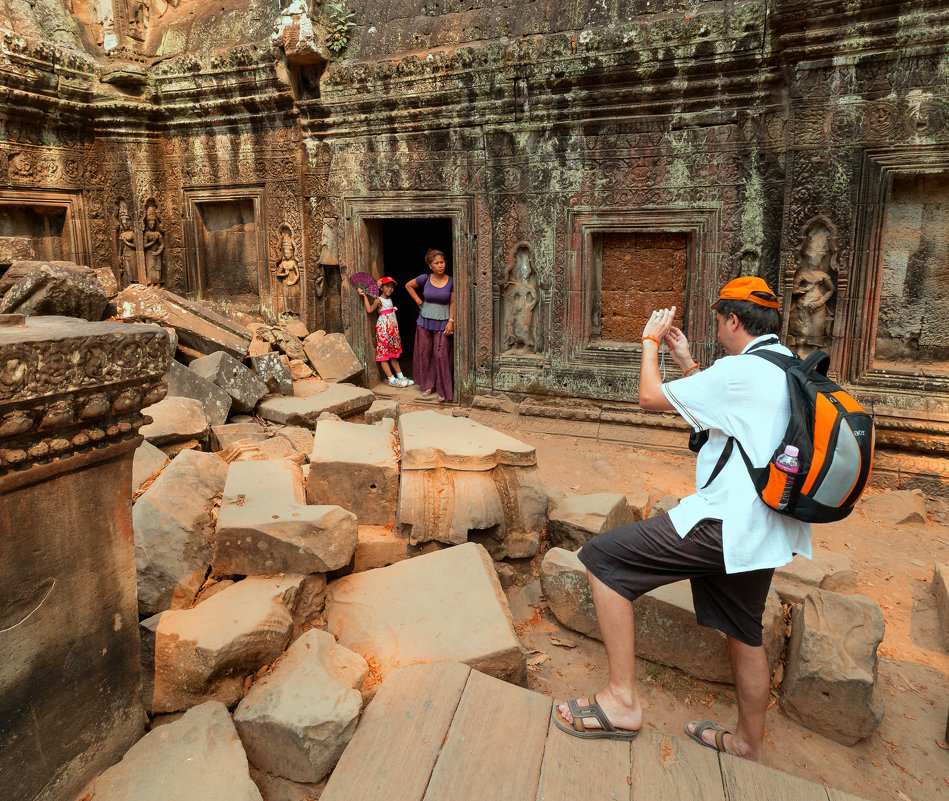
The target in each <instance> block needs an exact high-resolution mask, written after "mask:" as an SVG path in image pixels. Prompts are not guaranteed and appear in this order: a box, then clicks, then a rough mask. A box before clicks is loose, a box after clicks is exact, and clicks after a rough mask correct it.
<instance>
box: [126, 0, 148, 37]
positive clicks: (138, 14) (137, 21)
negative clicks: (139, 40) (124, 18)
mask: <svg viewBox="0 0 949 801" xmlns="http://www.w3.org/2000/svg"><path fill="white" fill-rule="evenodd" d="M150 15H151V9H150V8H149V5H148V0H129V25H130V26H131V27H132V28H135V29H136V30H138V31H140V32H141V33H144V32H145V29H146V28H147V27H148V18H149V16H150Z"/></svg>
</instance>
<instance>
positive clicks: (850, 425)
mask: <svg viewBox="0 0 949 801" xmlns="http://www.w3.org/2000/svg"><path fill="white" fill-rule="evenodd" d="M777 341H778V340H777V338H775V339H770V340H765V341H764V342H760V343H758V344H757V345H755V346H754V347H753V348H751V349H749V350H747V351H745V352H746V353H749V354H754V355H755V356H759V357H761V358H762V359H765V360H766V361H769V362H771V363H772V364H775V365H777V366H778V367H780V368H781V369H782V370H784V371H785V373H786V374H787V379H788V393H789V394H790V398H791V419H790V421H789V422H788V427H787V430H786V431H785V432H784V438H783V439H782V440H781V444H780V445H778V447H777V449H776V450H775V452H774V454H773V455H772V457H771V460H770V461H769V463H768V464H767V465H765V466H764V467H755V466H754V465H752V463H751V460H750V459H749V458H748V455H747V454H746V453H745V449H744V448H743V447H742V446H741V443H740V442H738V440H736V439H735V438H734V437H729V438H728V442H727V444H726V445H725V449H724V450H723V451H722V455H721V456H720V457H719V460H718V463H717V464H716V465H715V469H714V470H713V471H712V475H711V477H710V478H709V480H708V481H707V482H706V484H705V486H706V487H707V486H708V485H709V484H711V483H712V481H713V480H714V479H715V477H716V476H717V475H718V474H719V473H720V472H721V470H722V468H723V467H724V466H725V463H726V462H727V461H728V458H729V456H731V453H732V449H733V446H734V445H735V444H736V443H737V445H738V450H739V452H740V453H741V458H742V459H743V460H744V462H745V467H746V468H747V469H748V474H749V475H750V476H751V480H752V481H753V482H754V485H755V489H756V490H757V492H758V496H759V497H760V498H761V500H763V501H764V502H765V504H767V506H769V507H770V508H771V509H773V510H774V511H776V512H780V513H781V514H785V515H788V516H790V517H793V518H795V519H796V520H802V521H804V522H805V523H832V522H834V521H835V520H842V519H843V518H845V517H846V516H847V515H849V514H850V513H851V512H852V511H853V507H854V504H855V503H856V502H857V499H858V498H859V497H860V495H861V494H862V493H863V490H864V489H865V488H866V486H867V481H868V480H869V478H870V468H871V466H872V464H873V445H874V429H873V418H872V417H871V416H870V415H869V414H868V413H867V412H866V411H864V410H863V408H862V407H861V406H860V404H858V403H857V402H856V401H855V400H854V399H853V397H851V396H850V394H849V393H847V392H845V391H844V390H843V389H841V388H840V387H839V386H838V385H837V384H835V383H834V382H833V381H831V380H830V379H829V378H828V377H827V368H828V366H829V365H830V356H828V355H827V354H826V353H823V352H822V351H814V352H813V353H811V354H809V355H808V357H807V358H806V359H801V358H800V357H798V356H786V355H784V354H782V353H775V352H774V351H769V350H758V348H761V347H763V346H765V345H772V344H777ZM789 445H792V446H794V447H796V448H797V449H798V456H799V461H800V467H799V469H798V472H797V473H786V472H784V471H782V470H781V469H780V468H779V467H777V466H776V465H775V461H776V459H777V458H778V457H779V456H780V455H781V454H783V453H784V452H785V448H786V447H787V446H789ZM788 482H790V487H788ZM788 488H789V489H790V492H789V493H788V494H787V495H785V490H786V489H788ZM782 496H783V497H782ZM782 502H783V503H782Z"/></svg>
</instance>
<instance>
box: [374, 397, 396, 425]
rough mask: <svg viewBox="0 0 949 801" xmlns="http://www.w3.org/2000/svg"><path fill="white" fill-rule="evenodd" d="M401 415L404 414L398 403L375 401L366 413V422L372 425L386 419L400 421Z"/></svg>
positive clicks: (382, 400)
mask: <svg viewBox="0 0 949 801" xmlns="http://www.w3.org/2000/svg"><path fill="white" fill-rule="evenodd" d="M400 414H402V409H401V407H400V406H399V403H398V401H394V400H387V399H383V398H380V399H379V400H377V401H373V404H372V406H370V407H369V409H368V411H367V412H366V422H367V423H368V424H369V425H372V424H373V423H378V422H379V421H380V420H383V419H385V418H386V417H388V418H391V419H392V420H398V419H399V415H400Z"/></svg>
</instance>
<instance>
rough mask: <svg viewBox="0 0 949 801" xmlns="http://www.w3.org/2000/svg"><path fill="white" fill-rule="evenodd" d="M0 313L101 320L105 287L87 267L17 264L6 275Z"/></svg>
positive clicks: (69, 263) (20, 262)
mask: <svg viewBox="0 0 949 801" xmlns="http://www.w3.org/2000/svg"><path fill="white" fill-rule="evenodd" d="M3 284H4V287H3V289H2V290H0V295H2V296H3V299H2V300H0V314H25V315H32V316H54V317H78V318H81V319H83V320H89V321H91V322H98V321H99V320H101V319H102V313H103V312H104V311H105V307H106V304H107V303H108V302H109V298H108V295H107V294H106V288H105V286H103V284H102V282H101V281H100V280H99V279H98V277H97V276H96V275H95V273H94V272H93V271H92V270H90V269H89V268H88V267H80V266H79V265H78V264H75V263H74V262H70V261H54V262H47V261H17V262H14V263H13V264H12V265H11V266H10V268H9V269H8V270H7V271H6V273H5V274H4V276H3Z"/></svg>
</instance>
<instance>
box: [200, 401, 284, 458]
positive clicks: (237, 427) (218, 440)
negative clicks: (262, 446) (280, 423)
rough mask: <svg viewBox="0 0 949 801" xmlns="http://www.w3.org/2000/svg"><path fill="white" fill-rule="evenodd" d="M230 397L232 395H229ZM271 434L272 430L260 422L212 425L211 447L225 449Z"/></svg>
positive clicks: (261, 440)
mask: <svg viewBox="0 0 949 801" xmlns="http://www.w3.org/2000/svg"><path fill="white" fill-rule="evenodd" d="M227 397H228V399H230V397H231V396H230V395H228V396H227ZM270 436H271V433H270V431H268V429H267V428H265V427H264V426H262V425H260V424H259V423H226V424H225V425H217V426H215V425H212V426H211V448H212V449H213V450H215V451H223V450H224V449H225V448H229V447H230V446H231V445H233V444H234V443H236V442H246V441H248V440H250V441H251V442H263V441H264V440H265V439H268V438H269V437H270Z"/></svg>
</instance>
